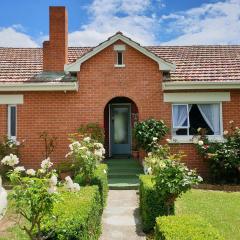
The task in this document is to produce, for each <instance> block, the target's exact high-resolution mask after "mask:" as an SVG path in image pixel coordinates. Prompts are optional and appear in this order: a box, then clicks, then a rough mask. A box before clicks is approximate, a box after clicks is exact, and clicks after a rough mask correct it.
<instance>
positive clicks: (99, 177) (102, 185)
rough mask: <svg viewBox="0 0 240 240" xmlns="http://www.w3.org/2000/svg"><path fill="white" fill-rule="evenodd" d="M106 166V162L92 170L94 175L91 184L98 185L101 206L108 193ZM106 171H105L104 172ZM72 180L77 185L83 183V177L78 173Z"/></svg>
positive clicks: (104, 203)
mask: <svg viewBox="0 0 240 240" xmlns="http://www.w3.org/2000/svg"><path fill="white" fill-rule="evenodd" d="M107 170H108V167H107V165H106V164H100V165H99V166H98V167H97V169H96V170H95V172H94V177H93V179H92V181H91V185H97V186H98V187H99V192H100V196H101V203H102V208H104V206H105V205H106V201H107V195H108V178H107ZM105 172H106V173H105ZM74 182H76V183H78V184H79V185H81V186H83V185H85V182H84V181H83V177H82V175H81V174H78V175H77V176H76V177H75V178H74Z"/></svg>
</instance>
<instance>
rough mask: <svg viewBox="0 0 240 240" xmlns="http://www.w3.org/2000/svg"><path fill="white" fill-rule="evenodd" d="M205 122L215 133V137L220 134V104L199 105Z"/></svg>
mask: <svg viewBox="0 0 240 240" xmlns="http://www.w3.org/2000/svg"><path fill="white" fill-rule="evenodd" d="M197 106H198V109H199V111H200V112H201V114H202V116H203V118H204V120H205V121H206V123H207V124H208V126H209V127H210V128H211V130H212V131H213V133H214V135H219V134H220V121H219V120H220V105H219V104H197Z"/></svg>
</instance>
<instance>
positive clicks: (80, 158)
mask: <svg viewBox="0 0 240 240" xmlns="http://www.w3.org/2000/svg"><path fill="white" fill-rule="evenodd" d="M77 137H80V140H77V139H76V135H75V137H74V138H73V139H71V144H70V145H69V148H70V152H69V153H67V155H66V157H70V158H71V159H72V161H73V166H74V169H75V173H76V174H78V173H80V174H82V176H83V179H84V181H85V183H86V184H89V183H90V182H91V178H92V177H93V174H94V171H95V170H96V168H97V165H98V164H99V163H100V162H101V161H102V160H103V159H104V154H105V149H104V147H103V145H102V143H99V142H96V141H95V140H94V139H92V138H90V137H83V138H81V136H79V135H78V136H77Z"/></svg>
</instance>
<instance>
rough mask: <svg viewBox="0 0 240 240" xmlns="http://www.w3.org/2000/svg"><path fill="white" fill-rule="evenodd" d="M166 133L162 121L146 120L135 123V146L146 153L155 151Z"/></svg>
mask: <svg viewBox="0 0 240 240" xmlns="http://www.w3.org/2000/svg"><path fill="white" fill-rule="evenodd" d="M167 132H168V128H167V126H166V125H165V123H164V122H163V121H162V120H160V121H157V120H155V119H148V120H145V121H142V122H137V123H136V124H135V127H134V134H135V138H136V140H137V144H138V145H139V146H140V147H141V148H143V149H144V150H145V151H147V152H151V151H152V150H153V149H155V148H156V146H157V143H158V142H159V141H160V140H161V139H162V138H163V137H164V136H165V135H166V133H167Z"/></svg>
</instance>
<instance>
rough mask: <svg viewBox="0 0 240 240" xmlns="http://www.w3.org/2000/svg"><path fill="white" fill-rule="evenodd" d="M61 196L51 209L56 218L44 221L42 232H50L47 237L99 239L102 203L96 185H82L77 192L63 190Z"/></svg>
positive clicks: (68, 239)
mask: <svg viewBox="0 0 240 240" xmlns="http://www.w3.org/2000/svg"><path fill="white" fill-rule="evenodd" d="M61 196H62V201H59V202H57V203H56V204H55V206H54V210H53V213H54V216H56V219H55V220H54V219H53V218H48V219H46V220H45V221H44V222H45V224H44V234H49V233H51V235H50V236H51V237H50V238H48V239H50V240H51V239H52V240H53V239H57V240H63V239H64V240H70V239H71V240H77V239H84V240H97V239H99V236H100V234H101V216H102V204H101V198H100V193H99V190H98V187H97V186H87V187H82V188H81V189H80V191H79V192H63V193H61Z"/></svg>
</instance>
